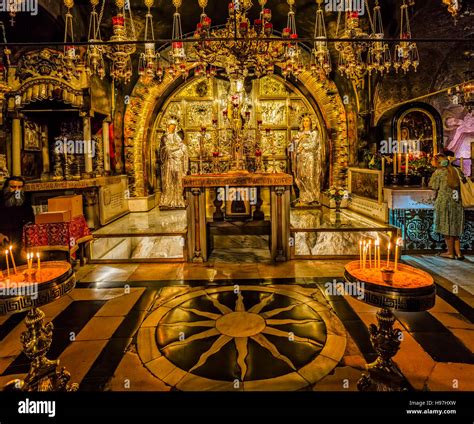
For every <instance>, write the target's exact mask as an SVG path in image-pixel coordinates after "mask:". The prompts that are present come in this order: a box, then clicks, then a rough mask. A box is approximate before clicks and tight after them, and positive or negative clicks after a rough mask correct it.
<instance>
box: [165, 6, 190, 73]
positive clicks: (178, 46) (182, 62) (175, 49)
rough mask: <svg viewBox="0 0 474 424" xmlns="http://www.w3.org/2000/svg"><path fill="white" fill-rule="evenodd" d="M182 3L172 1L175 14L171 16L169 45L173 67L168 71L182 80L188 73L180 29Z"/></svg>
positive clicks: (181, 30)
mask: <svg viewBox="0 0 474 424" xmlns="http://www.w3.org/2000/svg"><path fill="white" fill-rule="evenodd" d="M182 3H183V1H182V0H173V5H174V7H175V8H176V11H175V13H174V14H173V35H172V38H173V42H172V43H171V58H172V61H173V66H172V67H171V68H170V69H169V72H170V75H171V76H173V77H176V76H180V75H181V76H183V77H184V78H187V76H188V73H189V71H188V69H187V68H186V60H187V56H186V50H185V48H184V42H183V38H184V37H183V29H182V27H181V15H180V13H179V8H180V7H181V5H182Z"/></svg>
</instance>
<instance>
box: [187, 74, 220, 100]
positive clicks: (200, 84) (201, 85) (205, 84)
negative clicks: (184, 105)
mask: <svg viewBox="0 0 474 424" xmlns="http://www.w3.org/2000/svg"><path fill="white" fill-rule="evenodd" d="M213 91H214V90H213V84H212V80H210V79H207V78H204V79H198V80H196V81H193V82H192V83H191V84H189V85H187V86H186V87H185V88H184V89H183V90H182V91H181V92H180V93H179V97H182V98H196V99H212V98H213V94H214V93H213Z"/></svg>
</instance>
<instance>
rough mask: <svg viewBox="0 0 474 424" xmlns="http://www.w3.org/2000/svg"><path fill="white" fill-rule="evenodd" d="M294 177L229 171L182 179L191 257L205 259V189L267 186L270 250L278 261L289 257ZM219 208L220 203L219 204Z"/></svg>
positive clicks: (281, 174) (206, 242)
mask: <svg viewBox="0 0 474 424" xmlns="http://www.w3.org/2000/svg"><path fill="white" fill-rule="evenodd" d="M292 185H293V177H292V176H291V175H289V174H284V173H248V172H229V173H224V174H202V175H188V176H186V177H184V179H183V186H184V189H185V192H186V202H187V223H188V246H189V248H188V261H190V262H206V261H207V259H208V253H209V252H208V237H207V231H208V229H207V219H206V189H212V188H214V189H219V188H221V187H223V188H229V187H236V188H251V187H267V188H269V189H270V223H271V235H270V252H271V257H272V259H273V260H274V261H276V262H284V261H287V260H288V259H289V237H290V232H289V231H290V190H291V186H292ZM216 208H218V206H216Z"/></svg>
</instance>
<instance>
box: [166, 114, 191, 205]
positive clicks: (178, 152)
mask: <svg viewBox="0 0 474 424" xmlns="http://www.w3.org/2000/svg"><path fill="white" fill-rule="evenodd" d="M159 153H160V154H159V157H160V161H161V198H160V208H162V209H175V208H183V207H184V206H185V202H184V194H183V177H184V176H185V175H186V174H187V172H188V149H187V147H186V145H185V144H184V142H183V139H182V138H181V136H180V135H179V133H178V121H177V120H176V119H174V118H172V119H170V120H169V121H168V123H167V130H166V134H164V135H163V137H162V138H161V146H160V152H159Z"/></svg>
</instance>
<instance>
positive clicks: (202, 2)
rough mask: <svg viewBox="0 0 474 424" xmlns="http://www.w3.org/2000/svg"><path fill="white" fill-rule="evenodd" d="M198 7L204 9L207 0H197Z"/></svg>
mask: <svg viewBox="0 0 474 424" xmlns="http://www.w3.org/2000/svg"><path fill="white" fill-rule="evenodd" d="M198 3H199V7H200V8H201V9H204V8H205V7H206V6H207V0H198Z"/></svg>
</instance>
